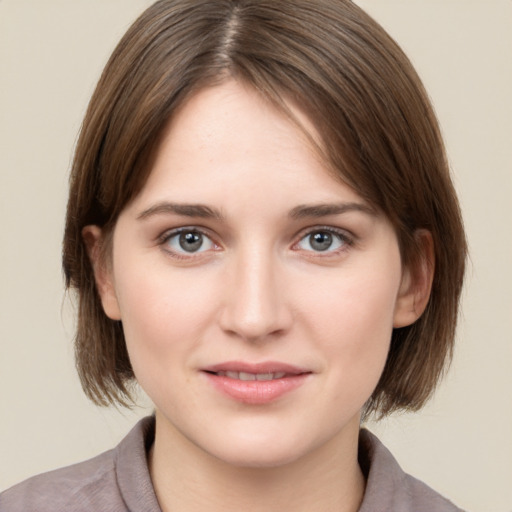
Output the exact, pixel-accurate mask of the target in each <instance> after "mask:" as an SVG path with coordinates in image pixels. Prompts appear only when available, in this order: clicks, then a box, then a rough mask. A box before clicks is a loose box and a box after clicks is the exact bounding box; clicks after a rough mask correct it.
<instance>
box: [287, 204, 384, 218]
mask: <svg viewBox="0 0 512 512" xmlns="http://www.w3.org/2000/svg"><path fill="white" fill-rule="evenodd" d="M353 211H356V212H362V213H365V214H368V215H371V216H375V215H377V212H376V210H375V209H374V208H372V207H371V206H369V205H367V204H363V203H320V204H312V205H307V204H305V205H299V206H296V207H295V208H293V210H291V211H290V214H289V215H290V217H291V218H292V219H295V220H300V219H306V218H317V217H327V216H328V215H341V214H342V213H347V212H353Z"/></svg>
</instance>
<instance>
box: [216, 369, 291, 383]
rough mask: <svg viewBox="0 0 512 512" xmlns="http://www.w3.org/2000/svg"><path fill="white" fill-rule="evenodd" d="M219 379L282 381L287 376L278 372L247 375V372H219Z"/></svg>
mask: <svg viewBox="0 0 512 512" xmlns="http://www.w3.org/2000/svg"><path fill="white" fill-rule="evenodd" d="M217 375H218V376H219V377H228V378H229V379H235V380H244V381H252V380H260V381H265V380H274V379H282V378H283V377H284V376H285V375H286V374H285V372H276V373H247V372H229V371H228V372H222V371H221V372H217Z"/></svg>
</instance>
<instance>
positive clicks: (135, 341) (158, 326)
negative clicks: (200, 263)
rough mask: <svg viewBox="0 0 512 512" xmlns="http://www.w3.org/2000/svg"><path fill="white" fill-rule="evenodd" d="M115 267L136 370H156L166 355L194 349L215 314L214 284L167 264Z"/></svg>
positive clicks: (175, 358) (170, 359) (176, 357)
mask: <svg viewBox="0 0 512 512" xmlns="http://www.w3.org/2000/svg"><path fill="white" fill-rule="evenodd" d="M117 268H118V269H119V272H118V275H117V276H116V277H117V280H116V283H117V286H116V290H117V295H118V302H119V307H120V310H121V316H122V322H123V329H124V333H125V338H126V344H127V348H128V352H129V355H130V359H131V361H132V365H133V368H134V371H135V373H136V374H138V373H141V372H144V371H147V369H150V371H155V370H156V367H157V366H158V362H159V361H162V360H164V359H165V360H166V361H168V362H171V363H172V362H173V361H176V363H177V362H178V361H179V360H180V355H182V354H186V353H187V352H190V351H193V350H194V347H195V346H196V344H198V343H199V339H200V336H199V334H198V333H199V332H200V331H201V329H203V328H204V325H205V322H208V320H209V319H210V318H211V317H212V315H213V310H212V304H215V303H216V300H215V297H213V296H212V291H213V290H215V287H214V286H205V281H204V280H203V279H190V277H189V276H188V274H187V272H186V271H185V272H173V271H172V269H170V268H169V266H167V265H165V264H164V265H155V266H153V267H151V266H148V265H147V264H146V265H137V264H136V263H135V262H131V263H130V262H123V264H122V265H118V266H117ZM139 269H141V270H139ZM205 279H207V278H206V276H205ZM169 356H171V357H169Z"/></svg>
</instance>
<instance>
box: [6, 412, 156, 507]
mask: <svg viewBox="0 0 512 512" xmlns="http://www.w3.org/2000/svg"><path fill="white" fill-rule="evenodd" d="M153 430H154V419H153V418H145V419H144V420H142V421H140V422H139V423H138V424H137V425H136V426H135V427H134V428H133V430H132V431H131V432H130V433H129V434H128V435H127V436H126V437H125V438H124V439H123V440H122V441H121V443H120V444H119V445H118V446H117V447H116V448H115V449H113V450H109V451H107V452H105V453H102V454H101V455H98V456H97V457H94V458H92V459H90V460H87V461H85V462H81V463H79V464H74V465H72V466H68V467H65V468H61V469H57V470H55V471H50V472H48V473H43V474H41V475H37V476H35V477H32V478H29V479H28V480H26V481H24V482H21V483H20V484H17V485H15V486H14V487H11V488H10V489H7V490H6V491H4V492H3V493H1V494H0V510H1V511H2V512H86V511H87V512H89V511H91V510H108V511H109V512H127V511H128V510H147V511H159V508H158V505H157V502H156V497H155V496H154V492H153V488H152V485H151V480H150V477H149V471H148V469H147V463H146V449H147V446H148V445H149V444H150V443H151V442H152V432H153Z"/></svg>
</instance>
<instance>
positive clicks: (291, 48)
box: [63, 0, 466, 415]
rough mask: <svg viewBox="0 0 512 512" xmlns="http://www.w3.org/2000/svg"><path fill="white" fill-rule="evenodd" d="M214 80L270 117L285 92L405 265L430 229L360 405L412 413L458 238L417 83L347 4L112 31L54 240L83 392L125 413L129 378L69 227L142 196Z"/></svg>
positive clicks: (432, 363)
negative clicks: (248, 92)
mask: <svg viewBox="0 0 512 512" xmlns="http://www.w3.org/2000/svg"><path fill="white" fill-rule="evenodd" d="M227 76H230V77H233V78H235V79H237V80H241V81H244V82H245V83H247V84H250V85H251V86H252V87H254V88H255V89H256V90H257V91H259V92H260V93H261V94H262V95H263V97H265V98H267V99H268V100H269V101H271V102H272V103H273V104H275V105H276V106H277V107H278V108H281V109H282V110H283V111H286V102H285V99H288V100H291V101H293V102H296V103H297V104H298V105H300V106H301V107H302V108H303V109H304V110H305V111H306V112H307V113H308V115H309V116H310V118H311V120H312V121H313V123H314V125H315V126H316V128H317V130H318V132H319V134H320V135H321V138H322V148H323V152H324V156H325V158H326V161H327V162H328V163H329V166H330V167H331V168H333V169H335V170H336V172H337V175H338V176H339V177H341V179H342V180H344V181H345V182H346V183H348V184H349V185H351V186H352V187H353V188H354V189H355V190H356V192H358V193H359V194H360V195H361V196H362V197H363V198H364V199H366V200H367V201H368V202H369V203H370V204H372V205H374V206H376V207H377V208H378V209H380V210H381V211H382V212H383V213H384V214H385V215H386V216H387V217H388V218H389V219H390V221H391V222H392V224H393V226H394V228H395V230H396V233H397V236H398V240H399V245H400V249H401V253H402V258H403V261H404V264H406V265H407V264H410V263H411V262H413V261H414V260H415V258H416V257H417V254H418V247H417V240H416V238H417V237H415V234H416V233H417V230H418V229H426V230H428V231H430V233H431V234H432V238H433V242H434V251H435V274H434V280H433V287H432V291H431V297H430V300H429V303H428V305H427V308H426V310H425V312H424V314H423V315H422V316H421V318H420V319H419V320H418V321H416V322H415V323H414V324H413V325H411V326H408V327H403V328H400V329H395V330H394V331H393V335H392V340H391V347H390V352H389V356H388V360H387V363H386V366H385V369H384V372H383V374H382V377H381V379H380V381H379V383H378V385H377V388H376V389H375V391H374V393H373V395H372V397H371V399H370V401H369V402H368V404H367V412H370V411H372V412H378V413H380V414H381V415H385V414H388V413H390V412H391V411H393V410H397V409H411V410H414V409H418V408H420V407H421V406H422V405H423V404H424V403H425V401H426V400H427V399H428V398H429V397H430V396H431V394H432V392H433V390H434V388H435V385H436V383H437V382H438V380H439V378H440V376H441V374H442V373H443V371H444V369H445V367H446V365H447V362H449V360H450V357H451V354H452V348H453V341H454V332H455V325H456V321H457V313H458V305H459V296H460V292H461V287H462V279H463V274H464V265H465V257H466V241H465V236H464V231H463V226H462V220H461V215H460V210H459V205H458V202H457V198H456V195H455V192H454V189H453V185H452V183H451V180H450V176H449V169H448V164H447V160H446V156H445V151H444V147H443V142H442V139H441V136H440V132H439V127H438V124H437V121H436V118H435V115H434V112H433V109H432V107H431V105H430V102H429V100H428V97H427V94H426V93H425V91H424V89H423V86H422V84H421V81H420V79H419V77H418V76H417V74H416V72H415V71H414V69H413V67H412V65H411V63H410V62H409V60H408V59H407V57H406V56H405V55H404V54H403V52H402V51H401V50H400V48H399V47H398V46H397V44H396V43H395V42H394V41H393V40H392V39H391V38H390V37H389V36H388V35H387V33H386V32H385V31H384V30H383V29H382V28H381V27H380V26H379V25H378V24H377V23H376V22H375V21H374V20H372V19H371V18H370V17H369V16H368V15H366V14H365V13H364V12H363V11H362V10H361V9H360V8H358V7H357V6H356V5H354V4H353V3H352V2H350V1H348V0H317V1H315V2H311V1H309V0H280V1H279V2H277V1H275V0H160V1H158V2H156V3H155V4H154V5H152V6H151V7H150V8H149V9H147V10H146V11H145V12H144V13H143V14H142V15H141V17H140V18H139V19H138V20H137V21H136V22H135V23H134V24H133V25H132V27H131V28H130V29H129V30H128V32H127V33H126V34H125V36H124V37H123V38H122V40H121V42H120V43H119V45H118V46H117V48H116V49H115V51H114V53H113V55H112V56H111V58H110V60H109V62H108V63H107V65H106V68H105V70H104V72H103V75H102V76H101V78H100V81H99V83H98V86H97V88H96V91H95V93H94V95H93V97H92V99H91V102H90V104H89V108H88V110H87V114H86V116H85V120H84V123H83V126H82V130H81V134H80V137H79V140H78V144H77V148H76V153H75V158H74V163H73V168H72V173H71V184H70V195H69V203H68V211H67V219H66V229H65V235H64V249H63V265H64V272H65V276H66V284H67V287H68V288H73V289H75V290H76V291H77V293H78V301H79V309H78V325H77V332H76V340H75V343H76V344H75V347H76V360H77V367H78V372H79V375H80V378H81V381H82V385H83V387H84V390H85V392H86V394H87V395H88V396H89V397H90V398H91V399H92V400H93V401H94V402H96V403H98V404H103V405H105V404H108V403H115V402H116V401H117V402H119V403H121V404H124V405H126V404H128V403H129V402H130V389H129V383H130V382H132V381H133V378H134V375H133V371H132V368H131V365H130V360H129V357H128V353H127V350H126V346H125V340H124V336H123V329H122V325H121V324H120V323H119V322H115V321H112V320H110V319H109V318H108V317H107V316H106V315H105V313H104V312H103V309H102V305H101V302H100V299H99V295H98V292H97V290H96V285H95V281H94V275H93V271H92V267H91V264H90V261H89V258H88V256H87V251H86V247H85V245H84V241H83V239H82V235H81V231H82V229H83V228H84V226H86V225H89V224H95V225H98V226H100V227H102V229H103V231H104V233H107V234H108V233H111V232H112V229H113V227H114V225H115V223H116V220H117V218H118V216H119V214H120V212H121V211H122V210H123V208H124V207H125V206H126V205H127V204H128V203H129V201H130V200H132V199H133V198H134V197H135V196H136V195H137V193H138V192H139V191H140V190H141V188H142V187H143V185H144V183H145V181H146V179H147V177H148V174H149V172H150V170H151V169H150V167H151V166H150V162H151V155H152V154H153V152H154V150H155V148H156V145H157V144H158V140H159V136H160V134H161V133H162V130H163V128H164V126H165V125H166V124H167V123H168V121H169V119H170V117H171V116H172V114H173V112H174V111H175V110H176V108H177V107H178V106H179V105H180V104H182V103H183V101H184V100H185V99H186V98H187V97H189V96H190V95H191V94H192V93H193V92H194V91H197V90H198V89H199V88H201V87H205V86H208V85H211V84H213V83H215V82H219V81H221V80H223V79H225V78H226V77H227Z"/></svg>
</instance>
